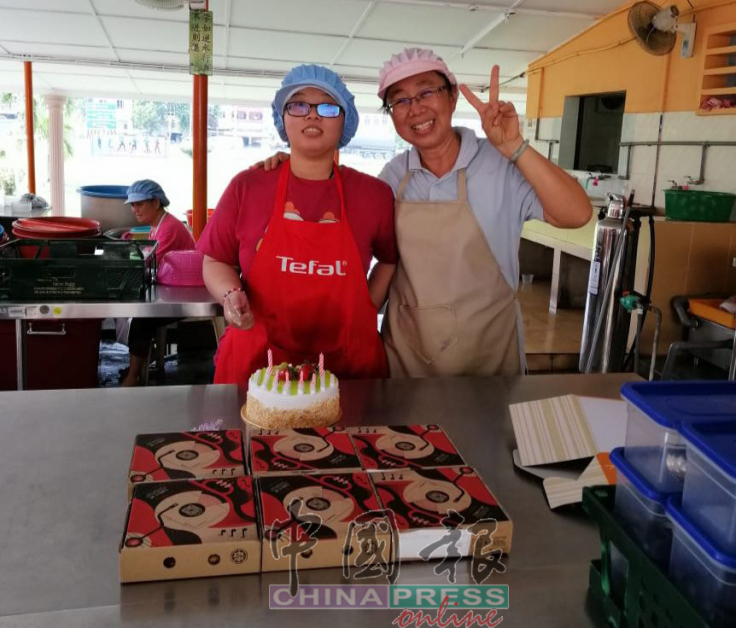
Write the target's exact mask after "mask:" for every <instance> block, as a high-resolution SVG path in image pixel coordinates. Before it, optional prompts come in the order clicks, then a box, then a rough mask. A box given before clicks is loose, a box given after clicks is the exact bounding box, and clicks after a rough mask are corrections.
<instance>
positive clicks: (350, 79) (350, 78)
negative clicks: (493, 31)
mask: <svg viewBox="0 0 736 628" xmlns="http://www.w3.org/2000/svg"><path fill="white" fill-rule="evenodd" d="M242 58H246V57H242ZM3 59H10V60H17V61H33V62H34V63H48V64H59V65H75V66H88V67H96V68H117V69H122V70H128V71H130V70H141V71H149V72H171V73H175V74H187V75H188V74H189V65H171V64H154V63H131V62H126V61H104V60H100V59H71V58H68V59H62V58H59V57H45V56H40V55H13V54H11V55H7V56H3V55H0V60H3ZM253 61H261V62H268V61H278V62H282V61H283V60H282V59H253ZM287 63H288V61H287ZM292 63H297V61H292ZM366 69H367V70H370V71H371V72H373V73H374V75H373V76H372V77H367V76H359V75H349V74H342V75H341V76H342V79H343V80H344V81H345V82H346V83H356V84H365V85H371V86H373V85H376V84H377V82H378V80H377V75H376V69H375V68H366ZM215 74H217V75H220V76H223V77H226V78H227V77H236V78H237V77H242V78H254V77H258V78H270V79H275V80H281V79H283V78H284V76H285V74H286V72H285V71H279V70H233V69H225V68H215ZM465 76H476V75H472V74H466V75H465ZM114 78H120V77H114ZM478 78H479V79H482V80H485V77H481V76H478ZM467 85H468V86H469V87H470V88H471V89H475V90H479V91H480V90H482V89H483V88H487V86H486V85H485V83H482V82H478V83H472V82H468V83H467ZM522 90H523V88H511V89H509V90H508V93H510V94H517V93H518V94H520V93H522ZM502 91H505V90H502ZM523 91H525V90H523Z"/></svg>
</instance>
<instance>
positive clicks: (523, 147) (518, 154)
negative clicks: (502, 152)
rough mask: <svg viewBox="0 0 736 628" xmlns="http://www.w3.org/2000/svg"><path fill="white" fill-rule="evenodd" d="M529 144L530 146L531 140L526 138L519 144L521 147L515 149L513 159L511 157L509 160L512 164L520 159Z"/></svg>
mask: <svg viewBox="0 0 736 628" xmlns="http://www.w3.org/2000/svg"><path fill="white" fill-rule="evenodd" d="M527 146H529V140H524V141H523V142H522V143H521V146H519V148H517V149H516V150H515V151H514V154H513V155H511V159H509V161H510V162H511V163H512V164H515V163H516V162H517V161H519V157H521V155H522V153H523V152H524V151H525V150H526V149H527Z"/></svg>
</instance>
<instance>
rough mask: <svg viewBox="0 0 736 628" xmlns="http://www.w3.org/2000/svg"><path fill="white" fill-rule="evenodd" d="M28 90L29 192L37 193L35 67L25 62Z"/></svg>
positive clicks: (24, 75) (27, 146) (27, 145)
mask: <svg viewBox="0 0 736 628" xmlns="http://www.w3.org/2000/svg"><path fill="white" fill-rule="evenodd" d="M23 78H24V81H25V88H26V152H27V154H28V191H29V192H30V193H31V194H35V193H36V146H35V144H34V141H33V65H32V63H31V62H30V61H24V62H23Z"/></svg>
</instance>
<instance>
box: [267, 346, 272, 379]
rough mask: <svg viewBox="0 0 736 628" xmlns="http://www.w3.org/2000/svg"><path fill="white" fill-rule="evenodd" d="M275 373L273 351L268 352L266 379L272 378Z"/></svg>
mask: <svg viewBox="0 0 736 628" xmlns="http://www.w3.org/2000/svg"><path fill="white" fill-rule="evenodd" d="M272 371H273V352H272V351H271V349H269V350H268V370H267V371H266V377H267V378H268V377H271V373H272Z"/></svg>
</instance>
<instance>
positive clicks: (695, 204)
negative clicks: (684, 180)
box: [664, 190, 736, 222]
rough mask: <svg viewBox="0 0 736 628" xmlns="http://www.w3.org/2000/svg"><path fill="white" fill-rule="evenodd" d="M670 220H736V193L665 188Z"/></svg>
mask: <svg viewBox="0 0 736 628" xmlns="http://www.w3.org/2000/svg"><path fill="white" fill-rule="evenodd" d="M664 208H665V215H666V216H667V219H668V220H692V221H698V222H736V194H730V193H728V192H709V191H706V190H665V191H664Z"/></svg>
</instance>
